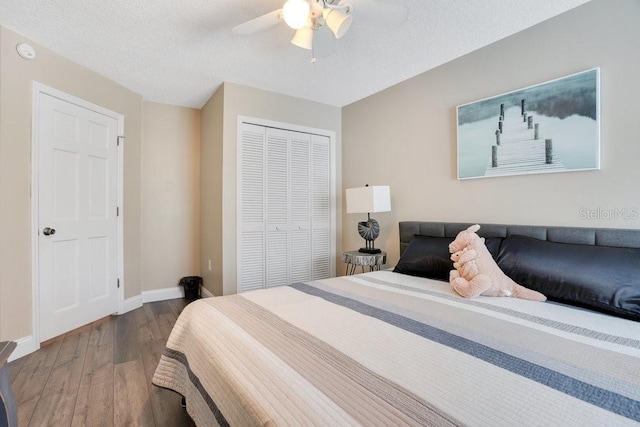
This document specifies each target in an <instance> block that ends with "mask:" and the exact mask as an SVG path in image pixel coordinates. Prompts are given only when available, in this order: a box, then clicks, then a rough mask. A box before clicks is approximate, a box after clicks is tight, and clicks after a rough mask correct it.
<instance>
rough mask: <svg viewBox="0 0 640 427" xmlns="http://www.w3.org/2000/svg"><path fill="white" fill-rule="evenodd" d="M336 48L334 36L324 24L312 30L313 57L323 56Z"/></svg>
mask: <svg viewBox="0 0 640 427" xmlns="http://www.w3.org/2000/svg"><path fill="white" fill-rule="evenodd" d="M335 49H336V37H335V36H334V35H333V33H332V32H331V30H330V29H329V27H327V26H326V25H325V26H323V27H321V28H318V29H317V30H314V32H313V45H312V48H311V52H312V55H313V59H318V58H324V57H327V56H329V55H331V54H332V53H333V51H334V50H335Z"/></svg>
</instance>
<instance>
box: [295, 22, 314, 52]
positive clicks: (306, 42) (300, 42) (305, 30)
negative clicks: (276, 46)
mask: <svg viewBox="0 0 640 427" xmlns="http://www.w3.org/2000/svg"><path fill="white" fill-rule="evenodd" d="M291 43H293V44H294V45H296V46H298V47H301V48H303V49H308V50H311V48H312V47H313V30H312V29H311V28H309V27H302V28H300V29H299V30H296V33H295V34H294V35H293V38H292V39H291Z"/></svg>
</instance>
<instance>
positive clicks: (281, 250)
mask: <svg viewBox="0 0 640 427" xmlns="http://www.w3.org/2000/svg"><path fill="white" fill-rule="evenodd" d="M266 132H267V139H266V143H267V147H266V157H265V160H266V185H267V187H266V195H267V203H266V206H267V215H266V231H267V233H266V239H267V241H266V246H265V251H266V252H265V255H266V263H267V264H266V283H265V284H266V286H267V287H273V286H282V285H288V284H289V274H288V273H289V196H288V193H289V153H288V152H289V133H290V132H289V131H285V130H282V129H273V128H267V131H266Z"/></svg>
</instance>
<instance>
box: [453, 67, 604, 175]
mask: <svg viewBox="0 0 640 427" xmlns="http://www.w3.org/2000/svg"><path fill="white" fill-rule="evenodd" d="M599 82H600V69H599V68H594V69H591V70H588V71H584V72H581V73H577V74H573V75H570V76H567V77H562V78H559V79H555V80H552V81H549V82H545V83H541V84H537V85H534V86H530V87H527V88H524V89H519V90H516V91H513V92H509V93H506V94H502V95H497V96H494V97H491V98H486V99H483V100H480V101H475V102H471V103H468V104H464V105H460V106H458V107H457V122H458V126H457V127H458V179H470V178H487V177H494V176H506V175H520V174H534V173H551V172H569V171H582V170H595V169H600V108H599V98H600V85H599Z"/></svg>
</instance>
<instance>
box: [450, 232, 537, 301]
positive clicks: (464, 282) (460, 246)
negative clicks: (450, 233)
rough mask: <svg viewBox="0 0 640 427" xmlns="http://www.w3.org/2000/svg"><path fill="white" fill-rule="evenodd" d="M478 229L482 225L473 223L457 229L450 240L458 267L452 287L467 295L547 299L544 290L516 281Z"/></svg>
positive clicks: (462, 294) (452, 273)
mask: <svg viewBox="0 0 640 427" xmlns="http://www.w3.org/2000/svg"><path fill="white" fill-rule="evenodd" d="M479 229H480V225H478V224H475V225H472V226H470V227H469V228H467V229H466V230H462V231H461V232H460V233H458V235H457V236H456V238H455V240H454V241H453V242H451V243H450V244H449V252H451V254H452V255H451V259H452V261H454V267H455V268H456V270H452V271H451V273H450V275H449V282H450V283H451V286H452V287H453V289H454V290H455V291H456V292H457V293H458V294H459V295H460V296H463V297H465V298H475V297H477V296H479V295H486V296H495V297H498V296H507V297H508V296H512V297H515V298H521V299H527V300H532V301H545V300H546V299H547V298H546V297H545V296H544V295H543V294H541V293H540V292H537V291H534V290H532V289H528V288H525V287H524V286H521V285H519V284H517V283H516V282H514V281H513V280H511V279H510V278H509V277H508V276H507V275H506V274H504V273H503V272H502V270H500V267H498V265H497V264H496V262H495V261H494V260H493V257H492V256H491V253H489V250H488V249H487V247H486V246H485V244H484V239H483V238H481V237H480V236H478V234H476V231H478V230H479ZM470 263H471V265H470ZM456 264H457V267H456Z"/></svg>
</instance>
